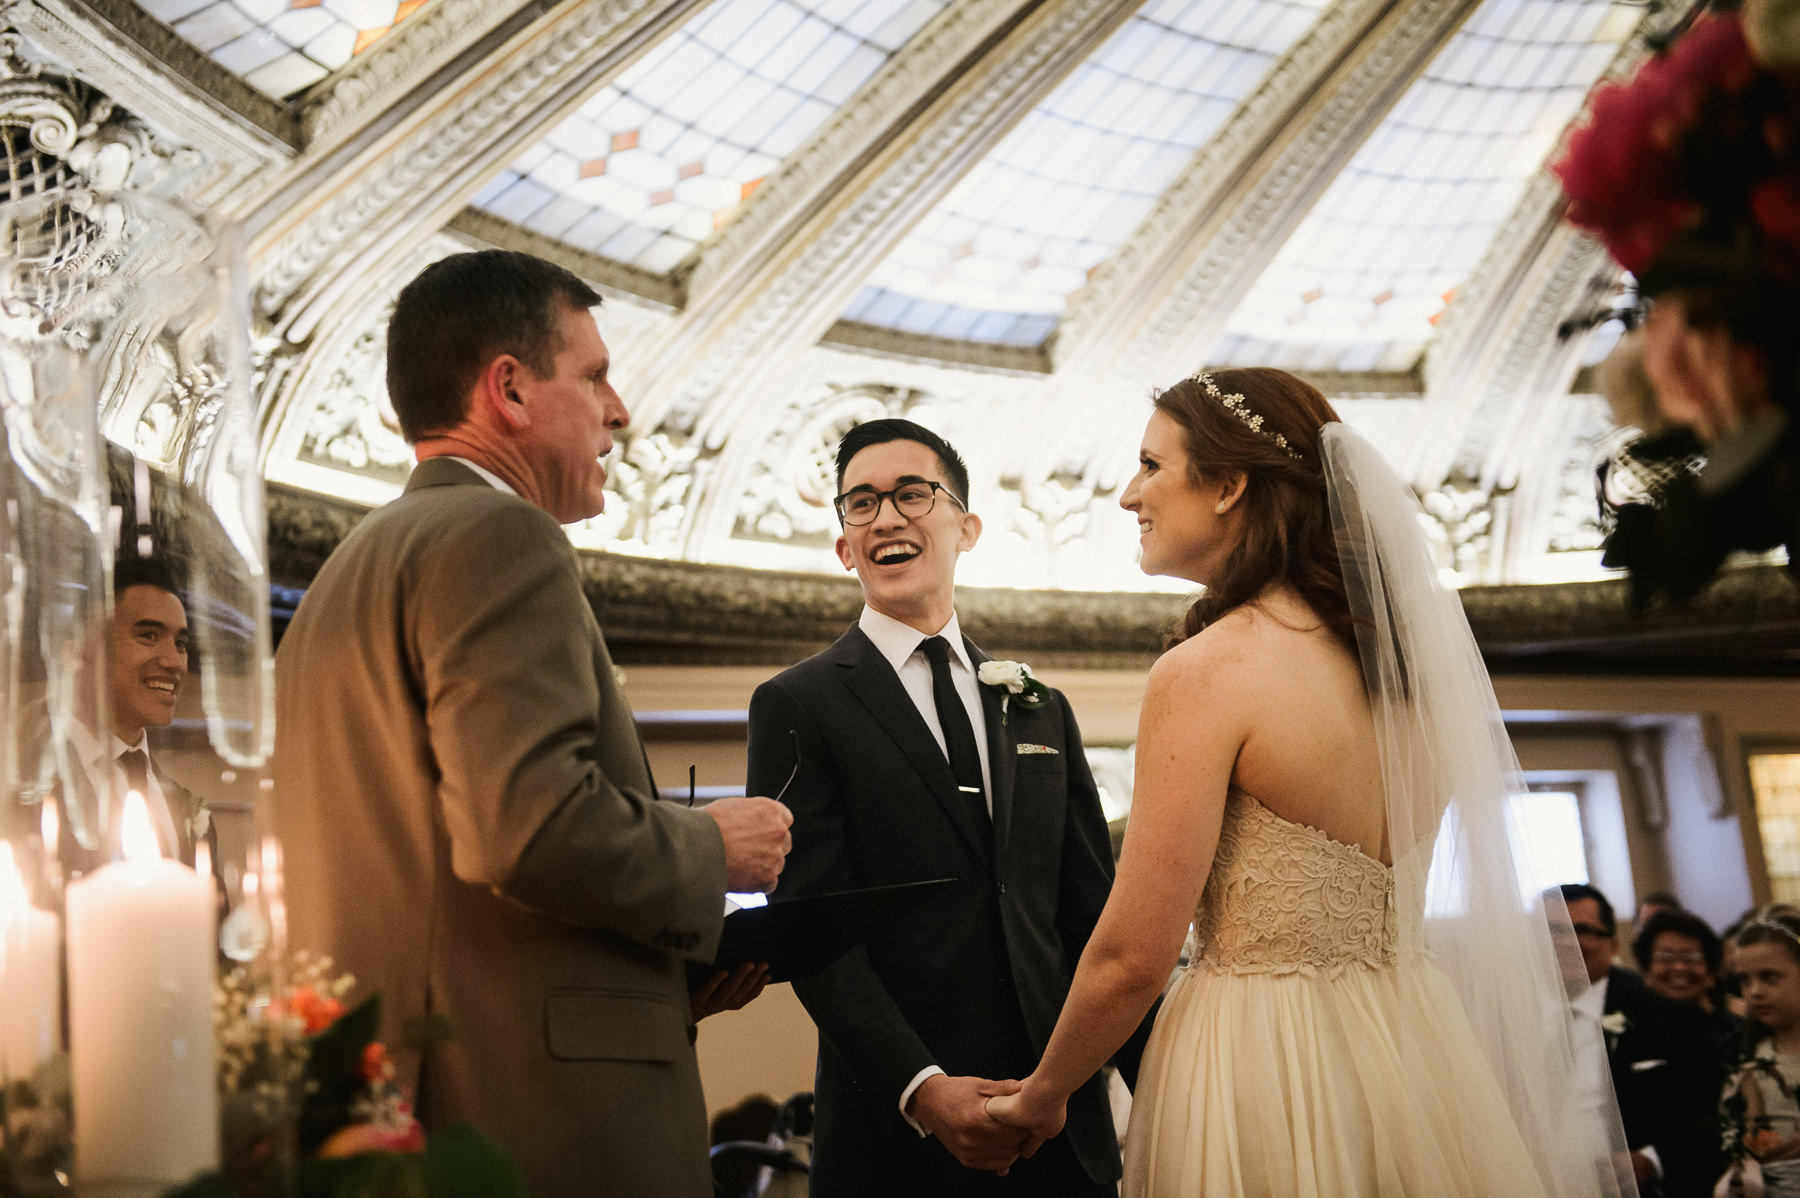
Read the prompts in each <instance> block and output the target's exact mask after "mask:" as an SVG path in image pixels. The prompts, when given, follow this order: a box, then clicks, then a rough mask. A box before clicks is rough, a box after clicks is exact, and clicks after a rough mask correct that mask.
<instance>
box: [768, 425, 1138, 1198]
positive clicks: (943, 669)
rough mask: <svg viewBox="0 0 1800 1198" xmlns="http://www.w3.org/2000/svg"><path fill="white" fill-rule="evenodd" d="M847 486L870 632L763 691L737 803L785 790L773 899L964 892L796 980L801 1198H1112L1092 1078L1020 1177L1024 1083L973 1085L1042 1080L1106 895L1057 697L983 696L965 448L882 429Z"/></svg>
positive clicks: (1105, 862)
mask: <svg viewBox="0 0 1800 1198" xmlns="http://www.w3.org/2000/svg"><path fill="white" fill-rule="evenodd" d="M837 482H838V489H839V491H840V492H842V494H840V495H839V496H838V497H837V499H836V507H837V512H838V517H839V520H840V522H841V524H842V528H843V535H842V536H840V537H839V538H838V542H837V552H838V557H839V559H840V560H841V561H842V562H843V563H844V566H845V568H847V569H850V570H854V571H855V572H856V575H857V578H858V580H859V581H860V582H861V584H862V590H863V598H864V601H865V606H864V608H863V613H862V616H861V618H860V619H859V620H858V621H857V623H856V625H855V626H853V627H852V628H851V629H850V630H849V631H848V632H846V633H845V634H844V635H843V636H842V637H841V638H840V639H839V640H838V642H837V643H836V644H835V645H833V646H832V647H831V648H830V649H827V650H826V651H825V652H823V653H821V654H819V655H817V656H816V657H812V658H810V659H808V660H806V661H804V662H801V663H800V664H799V665H797V666H795V667H793V668H792V669H790V670H788V671H786V672H785V673H783V674H781V675H779V676H778V677H776V678H774V679H771V680H770V681H769V682H766V683H764V684H763V685H762V686H761V687H759V688H757V691H756V694H755V696H754V697H753V698H752V699H751V701H750V756H749V785H750V787H751V788H752V789H753V790H760V791H761V793H764V794H773V793H776V792H777V791H779V790H781V788H782V784H783V782H784V781H785V780H786V779H787V778H788V775H789V774H790V772H792V773H793V780H792V782H791V783H789V784H788V785H787V787H786V790H785V792H784V793H783V796H782V797H783V798H784V800H785V801H786V803H787V804H788V806H789V807H790V808H792V809H793V812H794V824H793V837H794V847H793V852H792V854H791V855H790V856H789V858H788V866H787V870H786V872H785V873H784V874H783V877H782V882H783V896H784V897H786V896H787V895H788V894H790V893H792V894H794V895H805V894H820V893H827V892H831V891H837V890H846V889H850V888H853V887H863V886H880V885H886V884H891V883H900V882H916V881H922V880H925V879H931V878H947V877H953V878H955V879H956V883H955V885H954V886H951V887H947V888H945V889H944V891H943V892H941V893H939V894H937V895H935V896H934V897H932V898H930V899H929V900H927V901H926V902H925V903H923V904H922V905H920V906H919V907H917V908H916V909H915V910H913V911H911V912H909V913H907V914H906V915H904V916H902V917H900V918H898V919H896V920H895V921H894V922H893V923H891V924H889V925H887V926H886V927H884V928H883V929H882V930H881V931H880V932H879V933H878V934H877V935H876V936H875V937H873V938H872V939H870V940H869V941H868V942H867V943H865V944H863V945H860V946H858V947H857V948H855V949H853V950H852V951H851V952H850V953H849V954H847V955H846V956H844V957H842V958H840V959H839V960H838V961H837V962H836V963H834V964H833V965H832V966H831V967H830V968H829V969H827V970H826V971H825V972H824V973H822V974H820V975H818V976H816V977H813V978H810V979H807V980H805V981H800V982H796V983H795V986H794V989H795V991H796V992H797V993H798V994H799V996H800V1000H801V1002H803V1003H804V1004H805V1005H806V1008H807V1010H808V1011H809V1012H810V1013H811V1015H812V1017H813V1021H814V1022H815V1023H816V1024H817V1025H818V1028H819V1062H818V1076H817V1081H816V1091H817V1104H818V1105H817V1112H818V1122H817V1126H816V1129H815V1138H814V1154H813V1173H812V1193H813V1194H814V1195H815V1198H831V1196H832V1195H889V1194H891V1195H896V1196H898V1195H906V1196H908V1198H911V1196H914V1195H919V1194H965V1193H970V1194H973V1193H984V1194H985V1193H989V1192H995V1193H1018V1194H1031V1195H1098V1194H1112V1193H1114V1192H1115V1190H1114V1183H1115V1182H1116V1180H1117V1179H1118V1177H1119V1154H1118V1150H1117V1143H1116V1139H1115V1136H1114V1132H1113V1126H1112V1119H1111V1113H1110V1110H1109V1108H1108V1104H1107V1100H1106V1093H1105V1089H1104V1087H1103V1086H1102V1084H1101V1082H1100V1079H1099V1078H1098V1077H1095V1078H1093V1079H1090V1080H1089V1082H1088V1083H1087V1085H1085V1086H1084V1087H1083V1088H1082V1089H1081V1090H1080V1091H1079V1092H1078V1093H1077V1094H1076V1095H1075V1096H1074V1097H1073V1098H1072V1099H1070V1102H1069V1121H1068V1127H1067V1134H1065V1135H1063V1136H1061V1137H1059V1138H1057V1139H1055V1140H1052V1141H1050V1143H1048V1144H1046V1145H1045V1146H1044V1148H1043V1150H1042V1151H1040V1152H1039V1153H1037V1154H1036V1155H1035V1156H1034V1157H1033V1158H1032V1159H1030V1160H1027V1161H1021V1160H1018V1159H1017V1157H1018V1151H1019V1147H1020V1143H1021V1137H1020V1135H1019V1133H1017V1132H1016V1131H1014V1130H1013V1129H1012V1128H1009V1127H1006V1126H1004V1125H1002V1124H998V1123H995V1122H994V1121H993V1120H991V1119H989V1118H988V1116H987V1112H986V1110H985V1109H984V1107H983V1102H984V1101H985V1099H986V1097H987V1096H988V1095H991V1094H999V1093H1010V1092H1012V1091H1013V1090H1014V1089H1016V1088H1017V1087H1016V1083H1012V1082H990V1081H984V1080H982V1079H985V1078H1018V1077H1023V1076H1024V1075H1025V1074H1026V1073H1028V1072H1029V1071H1030V1070H1031V1068H1032V1066H1033V1065H1034V1064H1036V1062H1037V1059H1038V1057H1039V1055H1040V1054H1041V1053H1042V1051H1043V1048H1044V1044H1045V1042H1046V1041H1047V1040H1048V1038H1049V1035H1050V1030H1051V1028H1052V1027H1053V1026H1054V1025H1055V1023H1056V1017H1057V1014H1058V1012H1059V1011H1060V1010H1061V1008H1062V1003H1063V999H1064V997H1065V996H1066V994H1067V993H1068V988H1069V979H1070V977H1071V975H1072V974H1073V973H1074V970H1075V963H1076V961H1077V960H1078V959H1079V958H1080V956H1081V950H1082V947H1083V946H1084V945H1085V944H1086V943H1087V939H1088V936H1089V934H1090V933H1091V932H1092V930H1093V927H1094V922H1095V920H1096V919H1097V918H1098V917H1099V915H1100V909H1101V907H1102V906H1103V905H1104V903H1105V901H1106V895H1107V892H1108V890H1109V889H1110V887H1111V885H1112V855H1111V851H1110V842H1109V840H1108V837H1107V830H1106V821H1105V817H1104V816H1103V815H1102V814H1101V809H1100V800H1099V796H1098V794H1097V792H1096V790H1095V787H1094V780H1093V777H1092V775H1091V774H1090V773H1089V771H1088V766H1087V760H1086V758H1085V757H1084V756H1083V753H1082V746H1081V735H1080V732H1079V731H1078V730H1077V728H1076V727H1075V720H1074V717H1073V716H1072V715H1071V714H1070V711H1069V707H1068V704H1067V702H1066V701H1065V700H1064V699H1063V697H1062V695H1060V694H1058V693H1057V692H1055V691H1051V690H1047V689H1042V688H1039V687H1036V686H1034V687H1033V688H1032V689H1030V690H1027V691H1024V692H1022V693H1012V692H1010V691H1009V690H1008V689H1007V688H1006V687H1005V686H1004V685H1003V684H996V683H990V682H984V681H982V680H980V677H979V676H978V673H977V671H979V670H980V669H981V666H982V664H983V663H985V662H987V661H988V657H987V655H986V654H984V653H982V652H981V650H980V649H978V648H976V647H975V646H974V645H973V644H972V643H970V642H969V641H968V640H966V639H965V638H964V637H963V636H962V634H961V631H960V628H959V625H958V623H957V619H956V611H955V606H954V603H955V586H956V562H957V558H958V557H959V556H961V554H963V553H964V552H966V551H967V550H969V549H971V548H973V547H974V545H975V542H976V539H977V538H978V537H979V536H980V534H981V520H980V518H979V517H978V516H976V515H974V514H973V513H971V512H970V511H969V510H968V486H969V482H968V470H967V468H966V467H965V466H964V465H963V462H962V459H961V458H960V457H959V456H958V455H957V453H956V451H955V450H954V449H952V448H951V447H950V446H949V445H948V444H947V443H946V442H945V441H944V440H943V439H942V438H941V437H939V436H937V435H936V434H935V433H932V432H931V431H929V430H927V429H925V428H922V427H920V426H919V425H917V424H913V423H911V422H910V421H905V420H878V421H874V422H872V423H869V424H863V425H859V426H858V427H856V428H854V429H852V430H850V432H849V434H848V435H846V436H845V437H844V439H843V442H842V444H841V445H840V446H839V448H838V457H837ZM1007 672H1008V671H1006V670H1005V669H1003V668H1002V667H1001V666H999V665H998V664H996V665H994V666H991V667H990V669H989V670H988V672H987V673H988V676H989V677H992V676H994V675H995V674H1004V673H1007ZM796 757H797V758H798V761H797V768H796ZM1009 1166H1010V1167H1011V1168H1010V1172H1009V1174H1008V1176H1006V1177H1005V1178H998V1177H995V1176H993V1174H992V1173H984V1172H977V1170H999V1169H1005V1168H1007V1167H1009Z"/></svg>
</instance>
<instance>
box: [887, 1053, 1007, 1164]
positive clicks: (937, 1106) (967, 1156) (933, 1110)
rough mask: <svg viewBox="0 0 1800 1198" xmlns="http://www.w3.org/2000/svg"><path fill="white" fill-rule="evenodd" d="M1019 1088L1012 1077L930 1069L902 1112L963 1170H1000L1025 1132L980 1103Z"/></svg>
mask: <svg viewBox="0 0 1800 1198" xmlns="http://www.w3.org/2000/svg"><path fill="white" fill-rule="evenodd" d="M1018 1088H1019V1083H1018V1082H1015V1081H997V1082H996V1081H988V1080H987V1079H986V1078H980V1077H948V1076H946V1075H943V1074H935V1075H933V1076H931V1077H928V1078H926V1079H925V1080H924V1081H923V1082H920V1083H919V1088H918V1089H917V1090H914V1091H913V1096H912V1101H911V1103H910V1104H908V1106H907V1113H908V1114H909V1115H911V1116H912V1117H913V1118H914V1119H915V1120H917V1121H918V1124H919V1126H920V1127H923V1128H924V1129H925V1130H926V1131H928V1132H930V1133H931V1134H932V1135H934V1136H936V1137H937V1140H938V1143H940V1144H942V1145H943V1146H944V1147H945V1148H946V1149H947V1150H949V1152H950V1155H952V1156H954V1157H955V1158H956V1159H957V1161H958V1162H959V1163H960V1164H961V1165H962V1166H963V1167H964V1168H965V1169H980V1170H982V1171H984V1172H988V1173H1002V1174H1003V1173H1005V1172H1006V1171H1007V1169H1009V1168H1011V1167H1012V1163H1013V1162H1014V1161H1016V1160H1018V1159H1019V1149H1020V1147H1022V1146H1023V1145H1024V1143H1025V1139H1026V1135H1027V1133H1026V1132H1024V1131H1022V1130H1021V1129H1019V1128H1016V1127H1008V1126H1007V1125H1006V1124H1004V1123H1000V1122H997V1121H996V1120H995V1119H993V1118H992V1117H990V1116H989V1115H988V1113H987V1110H986V1109H985V1106H984V1104H985V1103H987V1102H988V1101H989V1100H991V1099H994V1098H997V1097H999V1096H1001V1095H1006V1094H1012V1093H1015V1092H1017V1090H1018Z"/></svg>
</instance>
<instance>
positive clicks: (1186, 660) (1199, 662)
mask: <svg viewBox="0 0 1800 1198" xmlns="http://www.w3.org/2000/svg"><path fill="white" fill-rule="evenodd" d="M1257 624H1258V617H1257V613H1255V612H1254V611H1252V610H1251V609H1249V608H1245V607H1239V608H1234V609H1232V610H1231V611H1229V612H1226V613H1225V614H1224V615H1223V616H1220V617H1219V618H1218V619H1217V620H1214V621H1213V622H1212V623H1211V624H1208V625H1207V626H1206V627H1205V628H1203V629H1201V630H1200V631H1199V632H1197V633H1195V634H1194V635H1193V636H1191V637H1189V638H1188V639H1186V640H1185V641H1182V642H1181V643H1180V644H1178V645H1176V646H1175V647H1174V648H1172V649H1170V650H1169V651H1168V652H1167V653H1164V654H1163V655H1162V656H1161V657H1159V658H1158V659H1157V660H1156V664H1155V665H1154V666H1152V667H1151V668H1150V686H1151V687H1152V688H1163V689H1172V690H1178V691H1206V690H1216V689H1219V688H1221V687H1229V686H1234V685H1237V684H1239V683H1241V681H1242V679H1243V677H1244V675H1246V674H1247V673H1248V672H1250V671H1251V669H1252V668H1253V666H1254V662H1255V658H1256V651H1257V641H1258V640H1259V638H1260V636H1261V631H1260V629H1258V627H1257Z"/></svg>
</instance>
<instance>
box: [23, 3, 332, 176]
mask: <svg viewBox="0 0 1800 1198" xmlns="http://www.w3.org/2000/svg"><path fill="white" fill-rule="evenodd" d="M109 3H111V0H109ZM106 7H108V5H105V4H103V5H100V6H98V9H97V8H96V7H94V6H90V5H89V4H87V3H83V2H82V0H13V2H12V3H9V4H7V5H6V6H5V7H4V8H3V9H0V22H4V23H6V24H9V25H11V26H12V27H13V28H15V29H18V30H19V31H21V32H23V33H24V34H25V35H26V36H27V37H29V38H30V39H31V41H32V43H33V44H34V45H36V46H38V47H40V48H41V49H42V50H43V52H44V53H45V54H46V55H48V56H49V58H51V59H52V60H54V62H55V63H57V64H59V65H60V66H61V67H62V68H63V69H65V70H67V72H68V73H69V74H71V75H74V76H77V77H79V78H80V79H82V80H83V81H84V82H86V83H87V84H88V85H90V86H92V87H94V88H96V89H98V90H99V91H101V92H103V93H105V94H106V95H108V96H110V97H111V98H112V99H114V100H115V101H117V102H118V103H119V104H121V105H123V106H124V107H126V108H128V109H130V110H131V111H132V112H133V113H135V114H136V115H137V116H138V117H140V118H141V119H142V120H144V121H145V122H146V123H147V124H148V125H150V126H151V127H152V128H154V129H156V130H158V131H159V132H160V133H161V134H162V135H163V136H165V137H166V138H168V139H169V140H171V141H173V142H178V143H181V144H183V145H186V146H189V147H191V148H192V149H193V150H194V151H196V152H197V153H198V154H200V155H201V156H202V157H203V158H204V164H203V167H202V169H200V170H197V171H196V172H195V173H194V175H193V177H192V178H191V179H188V180H185V181H184V182H183V184H182V187H181V188H180V191H179V193H178V194H179V197H180V198H181V199H183V200H186V201H188V202H190V203H193V204H195V205H197V206H200V207H220V208H226V209H229V208H231V207H232V206H233V205H234V204H236V203H238V202H241V201H242V200H243V199H244V198H245V197H246V196H247V195H248V194H249V193H250V192H251V191H252V190H253V189H254V187H255V185H256V182H257V180H258V179H259V178H260V177H261V176H262V175H263V174H264V173H265V172H267V171H269V170H271V169H274V168H276V167H279V166H280V165H281V164H282V163H285V162H286V161H288V160H289V159H291V158H292V157H293V155H294V144H295V140H296V139H297V137H298V131H297V127H294V126H291V123H290V124H288V125H287V126H286V127H284V121H285V118H284V117H283V116H282V115H281V106H280V105H276V104H274V103H273V102H272V101H270V100H268V99H267V98H266V97H264V96H262V95H260V94H259V93H255V92H253V91H252V90H251V89H250V88H249V87H248V86H247V85H244V84H242V83H241V82H239V81H237V80H235V78H232V77H230V76H229V74H228V73H227V72H225V71H224V69H223V68H221V67H217V66H216V64H213V63H212V62H211V61H210V60H206V61H205V63H204V66H202V65H200V63H199V62H196V61H191V60H194V59H199V58H201V57H202V56H200V55H199V53H198V51H195V50H193V49H192V48H191V47H188V46H187V45H186V44H185V43H180V42H179V39H177V38H176V37H175V35H174V34H173V33H171V32H169V31H168V30H167V29H165V28H163V27H161V26H159V25H157V24H156V23H155V22H153V21H150V20H149V18H148V17H146V16H144V14H143V13H142V12H139V11H137V10H136V8H135V6H127V7H129V8H131V10H132V11H131V13H130V14H126V15H130V16H133V17H134V18H135V20H134V21H132V22H131V23H133V24H135V25H138V26H142V27H143V28H142V29H140V30H139V32H140V33H142V34H144V36H146V37H147V38H149V39H150V40H151V41H152V42H154V43H156V44H153V45H140V44H139V43H138V42H137V41H135V40H133V38H132V37H130V36H128V35H127V34H125V33H124V32H121V31H120V29H119V28H117V27H116V26H115V25H113V24H112V23H111V22H109V21H108V20H106V19H104V17H103V15H101V12H100V11H99V9H105V8H106ZM152 30H154V31H156V32H157V35H158V36H152ZM164 40H166V41H169V42H174V43H177V44H176V45H174V46H170V45H165V44H163V41H164ZM183 50H185V51H186V53H185V54H183V53H181V51H183ZM182 61H187V62H189V65H190V66H193V67H195V69H196V74H205V75H207V76H208V78H209V79H210V80H211V84H210V85H209V86H204V87H203V86H201V85H200V84H199V83H197V82H196V81H195V79H194V78H193V77H191V76H189V75H187V74H183V73H182V71H181V70H179V69H178V68H177V66H176V65H174V64H176V63H178V62H182ZM234 84H235V86H233V85H234ZM247 112H253V113H254V115H246V113H247Z"/></svg>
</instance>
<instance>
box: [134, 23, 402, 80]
mask: <svg viewBox="0 0 1800 1198" xmlns="http://www.w3.org/2000/svg"><path fill="white" fill-rule="evenodd" d="M430 2H431V0H143V5H144V8H145V10H146V11H148V12H149V13H150V15H151V16H153V17H156V18H157V19H158V20H160V21H164V22H166V23H167V24H168V25H169V26H171V27H172V28H173V29H174V30H175V32H176V33H178V34H180V35H181V36H182V37H183V38H185V39H186V40H187V41H188V42H190V43H191V44H192V45H193V46H194V47H195V48H196V49H199V50H204V51H205V52H206V53H207V54H209V55H211V56H212V57H213V59H214V60H215V61H217V62H218V63H219V65H220V66H223V67H225V68H226V69H227V70H229V71H232V72H233V73H235V74H237V75H240V76H242V77H243V79H244V81H245V82H246V83H248V84H250V86H252V87H254V88H256V89H257V90H259V91H261V92H263V93H265V94H266V95H269V96H274V97H276V98H279V97H282V96H287V95H292V94H293V93H294V92H297V91H300V90H301V89H303V88H306V87H310V86H311V85H312V84H314V83H317V82H318V81H319V80H321V79H323V78H325V76H327V75H329V74H330V73H331V72H333V71H335V70H337V69H338V68H339V67H341V66H343V65H344V64H345V63H347V62H349V61H350V60H351V59H352V58H354V57H355V56H356V55H358V54H361V53H362V52H363V51H364V50H367V49H368V48H369V47H370V46H372V45H373V44H374V43H375V41H376V39H378V38H379V37H381V35H382V34H384V33H386V32H387V31H388V30H389V29H391V28H393V27H394V26H395V25H396V24H398V23H399V22H401V21H404V20H405V19H406V18H407V17H409V16H411V15H412V14H413V13H415V12H417V11H418V10H419V9H421V8H423V7H424V6H425V5H427V4H429V3H430Z"/></svg>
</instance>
